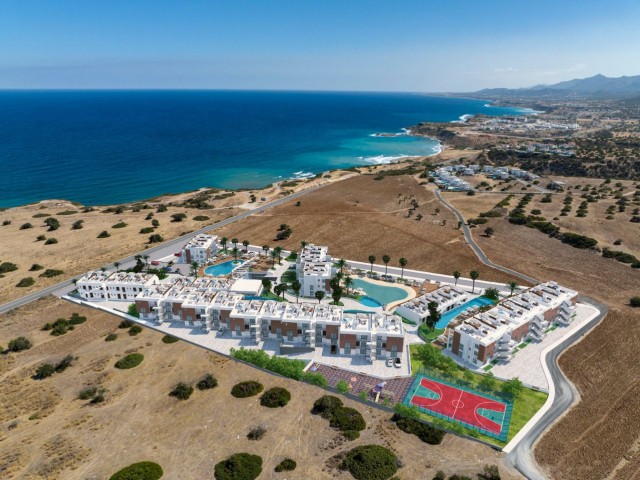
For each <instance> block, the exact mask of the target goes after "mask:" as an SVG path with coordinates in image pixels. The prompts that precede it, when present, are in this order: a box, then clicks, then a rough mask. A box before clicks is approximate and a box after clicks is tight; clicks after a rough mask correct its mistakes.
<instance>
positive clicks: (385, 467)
mask: <svg viewBox="0 0 640 480" xmlns="http://www.w3.org/2000/svg"><path fill="white" fill-rule="evenodd" d="M340 467H341V468H342V469H343V470H348V471H349V473H351V475H353V477H354V478H355V479H356V480H387V479H388V478H391V477H392V476H393V475H394V474H395V473H396V472H397V471H398V458H397V457H396V455H395V454H394V453H393V452H392V451H391V450H389V449H387V448H384V447H381V446H380V445H363V446H360V447H356V448H354V449H352V450H350V451H349V452H348V453H347V455H346V457H345V459H344V460H343V461H342V463H341V465H340Z"/></svg>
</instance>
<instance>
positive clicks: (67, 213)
mask: <svg viewBox="0 0 640 480" xmlns="http://www.w3.org/2000/svg"><path fill="white" fill-rule="evenodd" d="M76 213H78V211H77V210H63V211H62V212H58V213H56V215H74V214H76Z"/></svg>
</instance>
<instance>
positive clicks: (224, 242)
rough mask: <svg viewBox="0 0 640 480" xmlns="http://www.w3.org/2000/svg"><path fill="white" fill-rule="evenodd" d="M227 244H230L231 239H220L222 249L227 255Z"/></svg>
mask: <svg viewBox="0 0 640 480" xmlns="http://www.w3.org/2000/svg"><path fill="white" fill-rule="evenodd" d="M227 243H229V239H228V238H227V237H222V238H221V239H220V245H222V249H223V250H224V253H227Z"/></svg>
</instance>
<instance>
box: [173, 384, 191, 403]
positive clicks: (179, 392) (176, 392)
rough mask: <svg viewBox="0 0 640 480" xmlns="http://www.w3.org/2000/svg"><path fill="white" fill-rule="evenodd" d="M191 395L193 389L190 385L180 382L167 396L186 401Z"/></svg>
mask: <svg viewBox="0 0 640 480" xmlns="http://www.w3.org/2000/svg"><path fill="white" fill-rule="evenodd" d="M192 393H193V387H192V386H191V385H187V384H186V383H184V382H180V383H178V384H177V385H176V386H175V387H174V388H173V390H171V392H170V393H169V395H170V396H172V397H176V398H177V399H179V400H188V399H189V397H190V396H191V394H192Z"/></svg>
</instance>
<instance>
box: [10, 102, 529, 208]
mask: <svg viewBox="0 0 640 480" xmlns="http://www.w3.org/2000/svg"><path fill="white" fill-rule="evenodd" d="M522 113H527V112H525V111H523V110H521V109H516V108H504V107H494V106H491V105H487V104H486V102H485V101H481V100H473V99H462V98H445V97H431V96H425V95H420V94H399V93H346V92H345V93H333V92H331V93H330V92H265V91H2V92H0V172H2V180H3V185H4V188H3V189H2V190H0V207H9V206H16V205H21V204H25V203H30V202H36V201H39V200H44V199H66V200H72V201H76V202H80V203H82V204H85V205H104V204H111V203H121V202H130V201H134V200H142V199H145V198H150V197H153V196H156V195H160V194H163V193H177V192H183V191H187V190H194V189H197V188H201V187H221V188H258V187H262V186H265V185H267V184H269V183H272V182H274V181H279V180H282V179H288V178H304V177H309V176H312V175H313V174H315V173H318V172H321V171H325V170H330V169H334V168H341V167H348V166H354V165H371V164H376V163H385V162H389V161H390V160H392V159H394V158H398V157H401V156H419V155H430V154H433V153H435V152H437V151H438V144H437V142H435V141H433V140H430V139H423V138H416V137H412V136H409V135H406V134H404V131H403V128H407V127H410V126H412V125H415V124H416V123H418V122H421V121H431V122H451V121H457V120H458V119H460V117H462V116H463V115H475V114H485V115H513V114H522ZM380 133H389V134H397V135H395V136H376V134H380Z"/></svg>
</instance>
